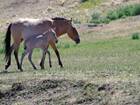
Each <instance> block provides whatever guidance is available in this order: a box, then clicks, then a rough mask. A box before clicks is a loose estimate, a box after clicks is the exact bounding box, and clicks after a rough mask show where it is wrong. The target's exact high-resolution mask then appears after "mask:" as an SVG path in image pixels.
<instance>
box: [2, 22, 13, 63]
mask: <svg viewBox="0 0 140 105" xmlns="http://www.w3.org/2000/svg"><path fill="white" fill-rule="evenodd" d="M11 25H12V24H10V25H9V26H8V28H7V32H6V36H5V39H4V53H5V60H6V61H8V58H9V56H10V55H11V48H10V43H11Z"/></svg>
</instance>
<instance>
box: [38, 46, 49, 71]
mask: <svg viewBox="0 0 140 105" xmlns="http://www.w3.org/2000/svg"><path fill="white" fill-rule="evenodd" d="M46 52H47V51H46V49H43V53H42V59H41V62H40V67H41V69H44V61H45V57H46Z"/></svg>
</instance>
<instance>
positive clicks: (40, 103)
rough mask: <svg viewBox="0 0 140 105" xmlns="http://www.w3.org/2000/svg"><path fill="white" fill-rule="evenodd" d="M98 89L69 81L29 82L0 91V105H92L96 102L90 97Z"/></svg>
mask: <svg viewBox="0 0 140 105" xmlns="http://www.w3.org/2000/svg"><path fill="white" fill-rule="evenodd" d="M98 88H100V86H99V85H95V84H91V83H86V82H84V81H70V80H38V81H37V80H31V81H26V82H22V83H13V84H12V86H11V88H10V89H8V90H7V91H4V92H2V91H0V105H11V104H12V105H13V104H26V105H28V104H29V103H30V105H46V104H47V105H48V104H49V105H50V104H53V105H59V104H65V105H73V104H75V105H76V104H82V105H85V104H92V105H94V104H93V103H96V102H95V99H94V97H92V96H93V93H94V92H95V91H98ZM93 101H94V102H93ZM98 101H100V100H98Z"/></svg>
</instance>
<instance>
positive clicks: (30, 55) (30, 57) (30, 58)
mask: <svg viewBox="0 0 140 105" xmlns="http://www.w3.org/2000/svg"><path fill="white" fill-rule="evenodd" d="M28 59H29V61H30V63H31V65H32V66H33V68H34V69H37V68H36V67H35V65H34V63H33V61H32V51H30V52H29V55H28Z"/></svg>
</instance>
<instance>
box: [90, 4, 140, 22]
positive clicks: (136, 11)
mask: <svg viewBox="0 0 140 105" xmlns="http://www.w3.org/2000/svg"><path fill="white" fill-rule="evenodd" d="M136 15H140V4H131V5H122V6H119V7H118V8H116V9H114V10H109V12H108V13H107V14H106V16H101V13H98V12H94V13H93V14H92V16H91V21H90V22H91V23H96V24H100V23H109V22H110V21H112V20H117V19H120V18H126V17H128V16H136Z"/></svg>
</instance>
